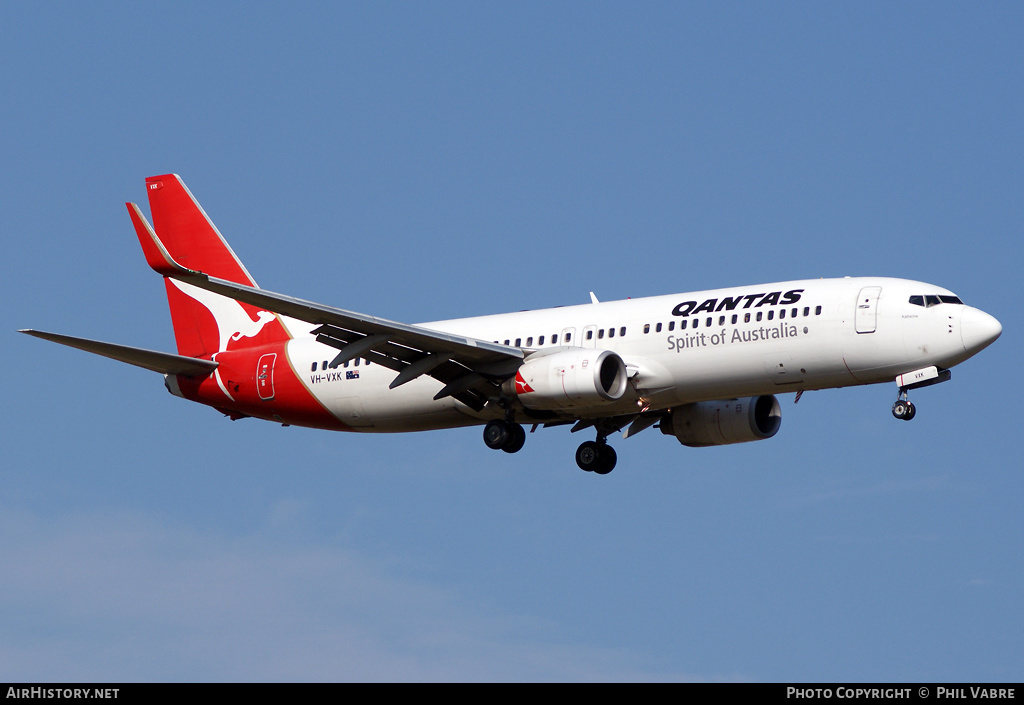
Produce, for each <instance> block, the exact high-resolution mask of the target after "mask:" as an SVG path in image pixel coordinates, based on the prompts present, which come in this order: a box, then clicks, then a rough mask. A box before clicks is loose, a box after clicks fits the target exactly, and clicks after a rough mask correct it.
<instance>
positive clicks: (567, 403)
mask: <svg viewBox="0 0 1024 705" xmlns="http://www.w3.org/2000/svg"><path fill="white" fill-rule="evenodd" d="M626 386H627V374H626V363H624V362H623V361H622V358H621V357H619V356H618V355H616V354H615V353H613V352H611V351H610V350H596V349H593V348H570V349H568V350H561V351H559V352H554V353H551V354H548V355H539V356H532V357H531V358H529V359H527V360H526V361H525V362H524V363H523V364H522V365H521V366H520V367H519V371H518V372H516V376H515V378H514V379H510V380H507V381H506V382H505V383H504V385H503V386H502V390H503V391H504V392H505V393H506V394H510V395H511V394H515V395H516V396H517V397H519V401H520V402H521V403H522V405H523V406H525V407H526V408H528V409H576V408H586V407H591V406H600V405H602V404H607V403H609V402H613V401H617V400H619V399H621V398H622V395H623V394H625V393H626Z"/></svg>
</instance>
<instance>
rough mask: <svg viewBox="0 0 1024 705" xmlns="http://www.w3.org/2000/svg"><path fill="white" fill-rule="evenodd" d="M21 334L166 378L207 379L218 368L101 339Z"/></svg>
mask: <svg viewBox="0 0 1024 705" xmlns="http://www.w3.org/2000/svg"><path fill="white" fill-rule="evenodd" d="M18 332H19V333H25V334H26V335H31V336H34V337H36V338H42V339H43V340H49V341H51V342H54V343H60V344H61V345H67V346H70V347H72V348H78V349H79V350H85V351H86V352H91V353H94V354H96V355H102V356H103V357H109V358H110V359H112V360H118V361H120V362H127V363H128V364H129V365H135V366H136V367H142V368H144V369H147V370H153V371H154V372H162V373H163V374H165V375H187V376H189V377H194V376H197V375H201V376H205V375H208V374H210V373H211V372H213V371H214V370H215V369H217V363H216V362H212V361H210V360H199V359H196V358H194V357H185V356H183V355H173V354H171V353H164V352H157V351H155V350H144V349H142V348H133V347H130V346H128V345H116V344H114V343H104V342H102V341H99V340H89V339H88V338H75V337H74V336H70V335H60V334H58V333H47V332H45V331H41V330H31V329H27V330H20V331H18Z"/></svg>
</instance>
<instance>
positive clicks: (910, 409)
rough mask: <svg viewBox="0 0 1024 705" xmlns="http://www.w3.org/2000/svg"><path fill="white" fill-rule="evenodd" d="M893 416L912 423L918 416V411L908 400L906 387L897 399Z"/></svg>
mask: <svg viewBox="0 0 1024 705" xmlns="http://www.w3.org/2000/svg"><path fill="white" fill-rule="evenodd" d="M892 415H893V416H895V417H896V418H898V419H900V420H901V421H910V419H912V418H914V416H916V415H917V409H916V408H914V405H913V404H912V403H911V402H910V401H909V400H908V399H907V389H906V387H901V388H900V394H899V397H898V398H897V399H896V403H895V404H893V405H892Z"/></svg>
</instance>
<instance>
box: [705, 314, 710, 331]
mask: <svg viewBox="0 0 1024 705" xmlns="http://www.w3.org/2000/svg"><path fill="white" fill-rule="evenodd" d="M704 325H705V326H707V327H708V328H710V327H711V316H708V320H706V321H704Z"/></svg>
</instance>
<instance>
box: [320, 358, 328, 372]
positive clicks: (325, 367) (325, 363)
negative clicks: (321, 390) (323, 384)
mask: <svg viewBox="0 0 1024 705" xmlns="http://www.w3.org/2000/svg"><path fill="white" fill-rule="evenodd" d="M321 369H324V370H326V369H327V360H324V365H323V367H322V368H321Z"/></svg>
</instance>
